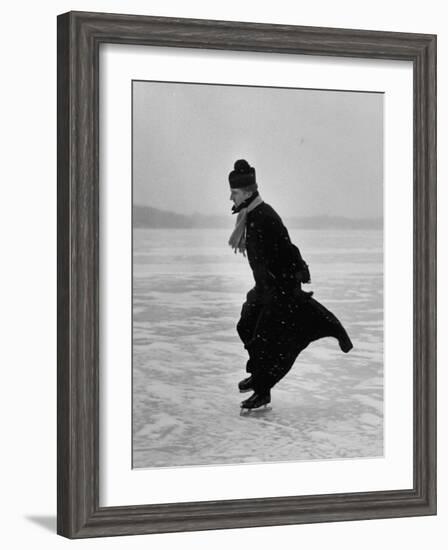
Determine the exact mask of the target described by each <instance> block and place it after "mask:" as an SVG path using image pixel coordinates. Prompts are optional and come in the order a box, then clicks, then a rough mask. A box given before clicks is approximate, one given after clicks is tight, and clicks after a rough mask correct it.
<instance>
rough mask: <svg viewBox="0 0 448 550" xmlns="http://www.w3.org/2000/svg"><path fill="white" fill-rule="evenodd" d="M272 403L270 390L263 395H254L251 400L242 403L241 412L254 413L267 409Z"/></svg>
mask: <svg viewBox="0 0 448 550" xmlns="http://www.w3.org/2000/svg"><path fill="white" fill-rule="evenodd" d="M270 402H271V392H270V391H269V390H268V391H267V392H266V393H263V394H260V393H254V394H253V395H251V396H250V397H249V399H246V400H244V401H242V402H241V410H242V411H253V410H260V408H263V409H267V406H268V405H269V403H270ZM263 409H262V410H263Z"/></svg>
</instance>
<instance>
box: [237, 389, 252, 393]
mask: <svg viewBox="0 0 448 550" xmlns="http://www.w3.org/2000/svg"><path fill="white" fill-rule="evenodd" d="M250 391H252V392H253V391H254V390H253V389H252V388H247V390H239V392H240V393H249V392H250Z"/></svg>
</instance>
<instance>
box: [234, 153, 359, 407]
mask: <svg viewBox="0 0 448 550" xmlns="http://www.w3.org/2000/svg"><path fill="white" fill-rule="evenodd" d="M229 184H230V189H231V194H230V200H232V201H233V203H234V205H233V207H232V212H233V213H234V214H237V219H236V224H235V228H234V230H233V232H232V234H231V236H230V239H229V245H230V246H231V247H232V249H233V250H234V251H235V253H236V252H241V253H242V254H244V255H247V258H248V260H249V265H250V267H251V269H252V273H253V277H254V280H255V286H254V287H253V288H252V289H251V290H250V291H249V292H248V293H247V297H246V301H245V303H244V304H243V307H242V310H241V317H240V320H239V322H238V324H237V331H238V334H239V336H240V338H241V340H242V342H243V344H244V347H245V348H246V349H247V352H248V354H249V360H248V361H247V365H246V371H247V372H248V374H249V377H248V378H245V379H244V380H242V381H241V382H240V383H239V384H238V387H239V390H240V392H248V391H251V392H253V394H252V395H251V396H250V397H249V398H248V399H246V400H245V401H243V402H242V403H241V407H242V409H247V410H250V409H257V408H259V407H262V406H263V405H267V404H268V403H270V401H271V393H270V390H271V388H272V387H273V386H274V385H275V384H277V382H279V381H280V380H281V379H282V378H283V377H284V376H285V375H286V374H287V373H288V371H289V370H290V369H291V367H292V366H293V364H294V361H295V360H296V358H297V356H298V355H299V353H300V352H301V351H302V350H303V349H305V348H306V347H307V346H308V344H309V343H310V342H313V341H314V340H318V339H320V338H324V337H327V336H332V337H334V338H336V339H337V340H338V342H339V346H340V348H341V350H342V351H344V352H345V353H347V352H348V351H350V350H351V349H352V347H353V345H352V343H351V341H350V338H349V336H348V334H347V332H346V331H345V329H344V327H343V326H342V325H341V323H340V322H339V321H338V319H337V318H336V317H335V316H334V315H333V314H332V313H331V312H330V311H328V309H326V308H325V307H324V306H323V305H321V304H320V303H319V302H318V301H317V300H315V299H314V298H312V294H313V293H312V292H304V291H303V290H302V288H301V285H302V283H307V282H309V280H310V276H309V271H308V266H307V264H306V263H305V262H304V260H303V259H302V257H301V254H300V252H299V249H298V248H297V247H296V246H295V245H294V244H293V243H292V242H291V240H290V238H289V234H288V230H287V229H286V227H285V226H284V225H283V222H282V220H281V218H280V216H279V215H278V214H277V213H276V212H275V210H274V209H273V208H272V207H271V206H269V205H268V204H266V203H265V202H263V200H262V199H261V197H260V195H259V193H258V186H257V183H256V178H255V169H254V168H253V167H252V166H250V165H249V163H248V162H247V161H246V160H237V161H236V162H235V165H234V170H232V172H230V174H229Z"/></svg>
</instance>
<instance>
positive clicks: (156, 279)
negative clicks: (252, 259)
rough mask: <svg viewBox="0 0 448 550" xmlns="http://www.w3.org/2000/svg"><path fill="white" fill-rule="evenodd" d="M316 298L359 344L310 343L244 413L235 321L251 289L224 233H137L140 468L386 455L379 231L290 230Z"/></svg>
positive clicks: (136, 439)
mask: <svg viewBox="0 0 448 550" xmlns="http://www.w3.org/2000/svg"><path fill="white" fill-rule="evenodd" d="M290 234H291V238H292V240H293V241H294V242H295V243H296V244H297V245H298V246H299V247H300V249H301V251H302V253H303V255H304V257H305V259H306V261H307V262H308V263H309V265H310V269H311V277H312V281H313V284H312V285H307V287H306V290H314V292H315V298H316V299H317V300H319V301H320V302H321V303H323V305H325V306H326V307H328V308H329V309H330V310H331V311H333V313H335V315H336V316H337V317H338V318H339V319H340V320H341V321H342V323H343V324H344V325H345V327H346V328H347V331H348V332H349V334H350V337H351V339H352V340H353V343H354V349H353V350H352V351H351V352H350V353H349V354H347V355H346V354H343V353H342V352H341V351H340V349H339V347H338V345H337V342H336V341H335V340H334V339H330V338H327V339H324V340H320V341H318V342H315V343H313V344H311V345H310V346H309V347H308V348H307V349H306V350H305V351H304V352H303V353H302V354H301V355H300V356H299V358H298V359H297V361H296V363H295V365H294V367H293V369H292V370H291V371H290V373H289V374H288V375H287V376H286V377H285V378H284V379H283V380H282V381H281V382H280V383H279V384H278V385H277V386H276V387H275V388H274V389H273V391H272V410H269V411H266V412H263V411H260V412H256V413H253V414H252V413H251V414H250V415H245V416H240V408H239V404H240V402H241V400H242V399H244V398H246V397H247V396H248V395H250V394H239V393H238V390H237V383H238V381H239V380H241V379H242V378H244V377H245V376H246V373H245V363H246V360H247V356H246V352H245V350H244V348H243V346H242V344H241V342H240V340H239V338H238V335H237V333H236V328H235V326H236V322H237V321H238V318H239V314H240V311H241V305H242V303H243V301H244V299H245V295H246V292H247V291H248V290H249V289H250V288H251V287H252V286H253V281H252V275H251V272H250V269H249V266H248V263H247V259H246V258H244V257H243V256H241V255H235V254H233V252H232V251H231V249H230V247H228V245H227V239H228V235H227V232H226V231H225V230H221V229H216V230H210V229H206V230H196V229H188V230H175V229H163V230H162V229H160V230H159V229H136V230H134V266H133V466H134V467H136V468H145V467H147V468H150V467H164V466H187V465H205V464H229V463H233V464H237V463H248V462H277V461H298V460H326V459H332V458H333V459H336V458H354V457H375V456H381V455H382V453H383V294H382V291H383V263H382V262H383V256H382V233H381V232H378V231H345V230H336V231H335V230H332V231H318V230H292V231H290Z"/></svg>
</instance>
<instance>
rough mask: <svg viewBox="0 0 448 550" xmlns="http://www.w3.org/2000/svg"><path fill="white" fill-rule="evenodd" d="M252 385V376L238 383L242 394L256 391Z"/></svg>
mask: <svg viewBox="0 0 448 550" xmlns="http://www.w3.org/2000/svg"><path fill="white" fill-rule="evenodd" d="M252 384H253V380H252V376H249V377H248V378H245V379H244V380H241V382H239V383H238V389H239V390H240V393H246V392H248V391H254V389H253V387H252Z"/></svg>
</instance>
